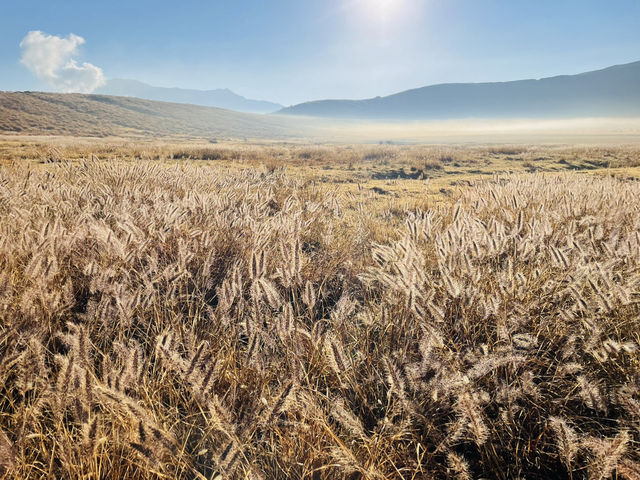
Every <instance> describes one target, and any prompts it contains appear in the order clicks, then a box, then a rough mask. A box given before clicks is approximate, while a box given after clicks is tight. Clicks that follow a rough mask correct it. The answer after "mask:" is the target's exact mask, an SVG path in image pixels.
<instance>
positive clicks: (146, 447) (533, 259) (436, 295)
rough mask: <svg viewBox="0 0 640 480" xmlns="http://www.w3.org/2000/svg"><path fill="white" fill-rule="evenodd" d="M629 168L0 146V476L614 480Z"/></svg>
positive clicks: (629, 311) (372, 149) (126, 145)
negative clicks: (582, 479) (565, 479)
mask: <svg viewBox="0 0 640 480" xmlns="http://www.w3.org/2000/svg"><path fill="white" fill-rule="evenodd" d="M639 198H640V146H639V145H632V144H630V145H624V146H622V145H619V146H612V145H602V146H571V145H569V146H567V145H506V144H501V145H464V146H463V145H386V144H385V145H362V144H359V145H350V144H336V145H328V144H314V145H310V144H299V143H295V144H294V143H279V142H265V143H264V144H241V143H206V142H177V141H175V140H155V141H150V140H141V139H138V140H132V139H123V138H120V139H115V138H114V139H107V140H105V139H100V140H96V139H89V138H86V139H79V138H71V137H66V138H65V137H55V138H52V137H26V136H23V137H19V136H6V137H2V138H1V139H0V385H2V387H0V476H3V475H4V476H5V477H6V478H16V479H17V478H131V479H151V478H154V479H164V478H184V479H212V478H255V479H260V478H264V479H272V478H296V479H297V478H310V479H325V478H326V479H334V478H335V479H342V478H345V479H347V478H348V479H353V478H366V479H383V478H390V479H391V478H393V479H395V478H398V479H407V480H408V479H431V478H433V479H440V478H451V479H471V478H500V479H511V478H527V479H549V478H567V479H569V478H571V479H578V478H589V479H591V478H594V479H595V478H597V479H608V478H625V479H628V480H635V479H637V478H640V455H639V454H638V452H639V451H640V360H639V357H638V345H639V344H640V334H639V332H640V329H639V328H638V318H639V315H640V306H639V302H640V235H639V234H638V232H639V231H640V201H639V200H638V199H639Z"/></svg>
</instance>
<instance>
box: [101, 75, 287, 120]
mask: <svg viewBox="0 0 640 480" xmlns="http://www.w3.org/2000/svg"><path fill="white" fill-rule="evenodd" d="M95 93H99V94H103V95H117V96H122V97H135V98H142V99H145V100H159V101H162V102H174V103H190V104H193V105H202V106H205V107H218V108H226V109H229V110H235V111H237V112H246V113H273V112H275V111H277V110H280V109H281V108H282V105H280V104H278V103H273V102H266V101H263V100H251V99H248V98H245V97H243V96H240V95H238V94H236V93H233V92H232V91H231V90H229V89H226V88H224V89H217V90H189V89H185V88H165V87H154V86H152V85H147V84H146V83H143V82H139V81H137V80H125V79H119V78H116V79H112V80H109V81H108V82H107V84H106V85H105V86H104V87H101V88H100V89H98V90H97V91H96V92H95Z"/></svg>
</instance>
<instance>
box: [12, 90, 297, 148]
mask: <svg viewBox="0 0 640 480" xmlns="http://www.w3.org/2000/svg"><path fill="white" fill-rule="evenodd" d="M294 127H295V128H294ZM0 132H15V133H26V134H42V133H46V134H51V135H77V136H108V135H153V136H173V135H179V136H194V137H216V138H217V137H221V138H228V137H232V138H242V137H259V138H286V137H289V136H292V135H293V134H294V132H295V134H296V135H302V134H304V128H303V127H302V126H301V125H300V122H299V120H298V121H294V120H293V119H287V118H282V117H273V116H269V117H267V116H261V115H254V114H247V113H238V112H233V111H230V110H223V109H220V108H212V107H202V106H196V105H185V104H178V103H166V102H156V101H151V100H141V99H137V98H128V97H114V96H107V95H83V94H75V93H69V94H62V93H43V92H0Z"/></svg>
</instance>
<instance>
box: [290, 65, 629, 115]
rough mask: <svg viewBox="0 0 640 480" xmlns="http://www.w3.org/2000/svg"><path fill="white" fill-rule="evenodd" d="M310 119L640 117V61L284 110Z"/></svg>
mask: <svg viewBox="0 0 640 480" xmlns="http://www.w3.org/2000/svg"><path fill="white" fill-rule="evenodd" d="M278 113H280V114H289V115H303V116H311V117H328V118H352V119H380V120H419V119H424V120H428V119H453V118H472V117H475V118H508V117H530V118H539V117H590V116H599V117H602V116H633V115H640V62H634V63H629V64H626V65H617V66H613V67H609V68H605V69H603V70H597V71H593V72H587V73H581V74H578V75H563V76H558V77H551V78H543V79H540V80H520V81H514V82H496V83H451V84H441V85H433V86H428V87H423V88H416V89H413V90H407V91H405V92H401V93H396V94H395V95H389V96H387V97H376V98H370V99H367V100H320V101H314V102H306V103H301V104H299V105H294V106H291V107H288V108H284V109H282V110H280V111H279V112H278Z"/></svg>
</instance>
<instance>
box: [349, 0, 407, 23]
mask: <svg viewBox="0 0 640 480" xmlns="http://www.w3.org/2000/svg"><path fill="white" fill-rule="evenodd" d="M358 7H359V8H358V10H360V12H361V15H362V16H363V17H364V20H365V21H366V22H369V23H377V24H383V25H388V24H390V23H393V22H395V21H397V20H398V19H399V17H400V16H401V14H402V13H403V10H404V9H405V8H406V5H405V0H359V1H358Z"/></svg>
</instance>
